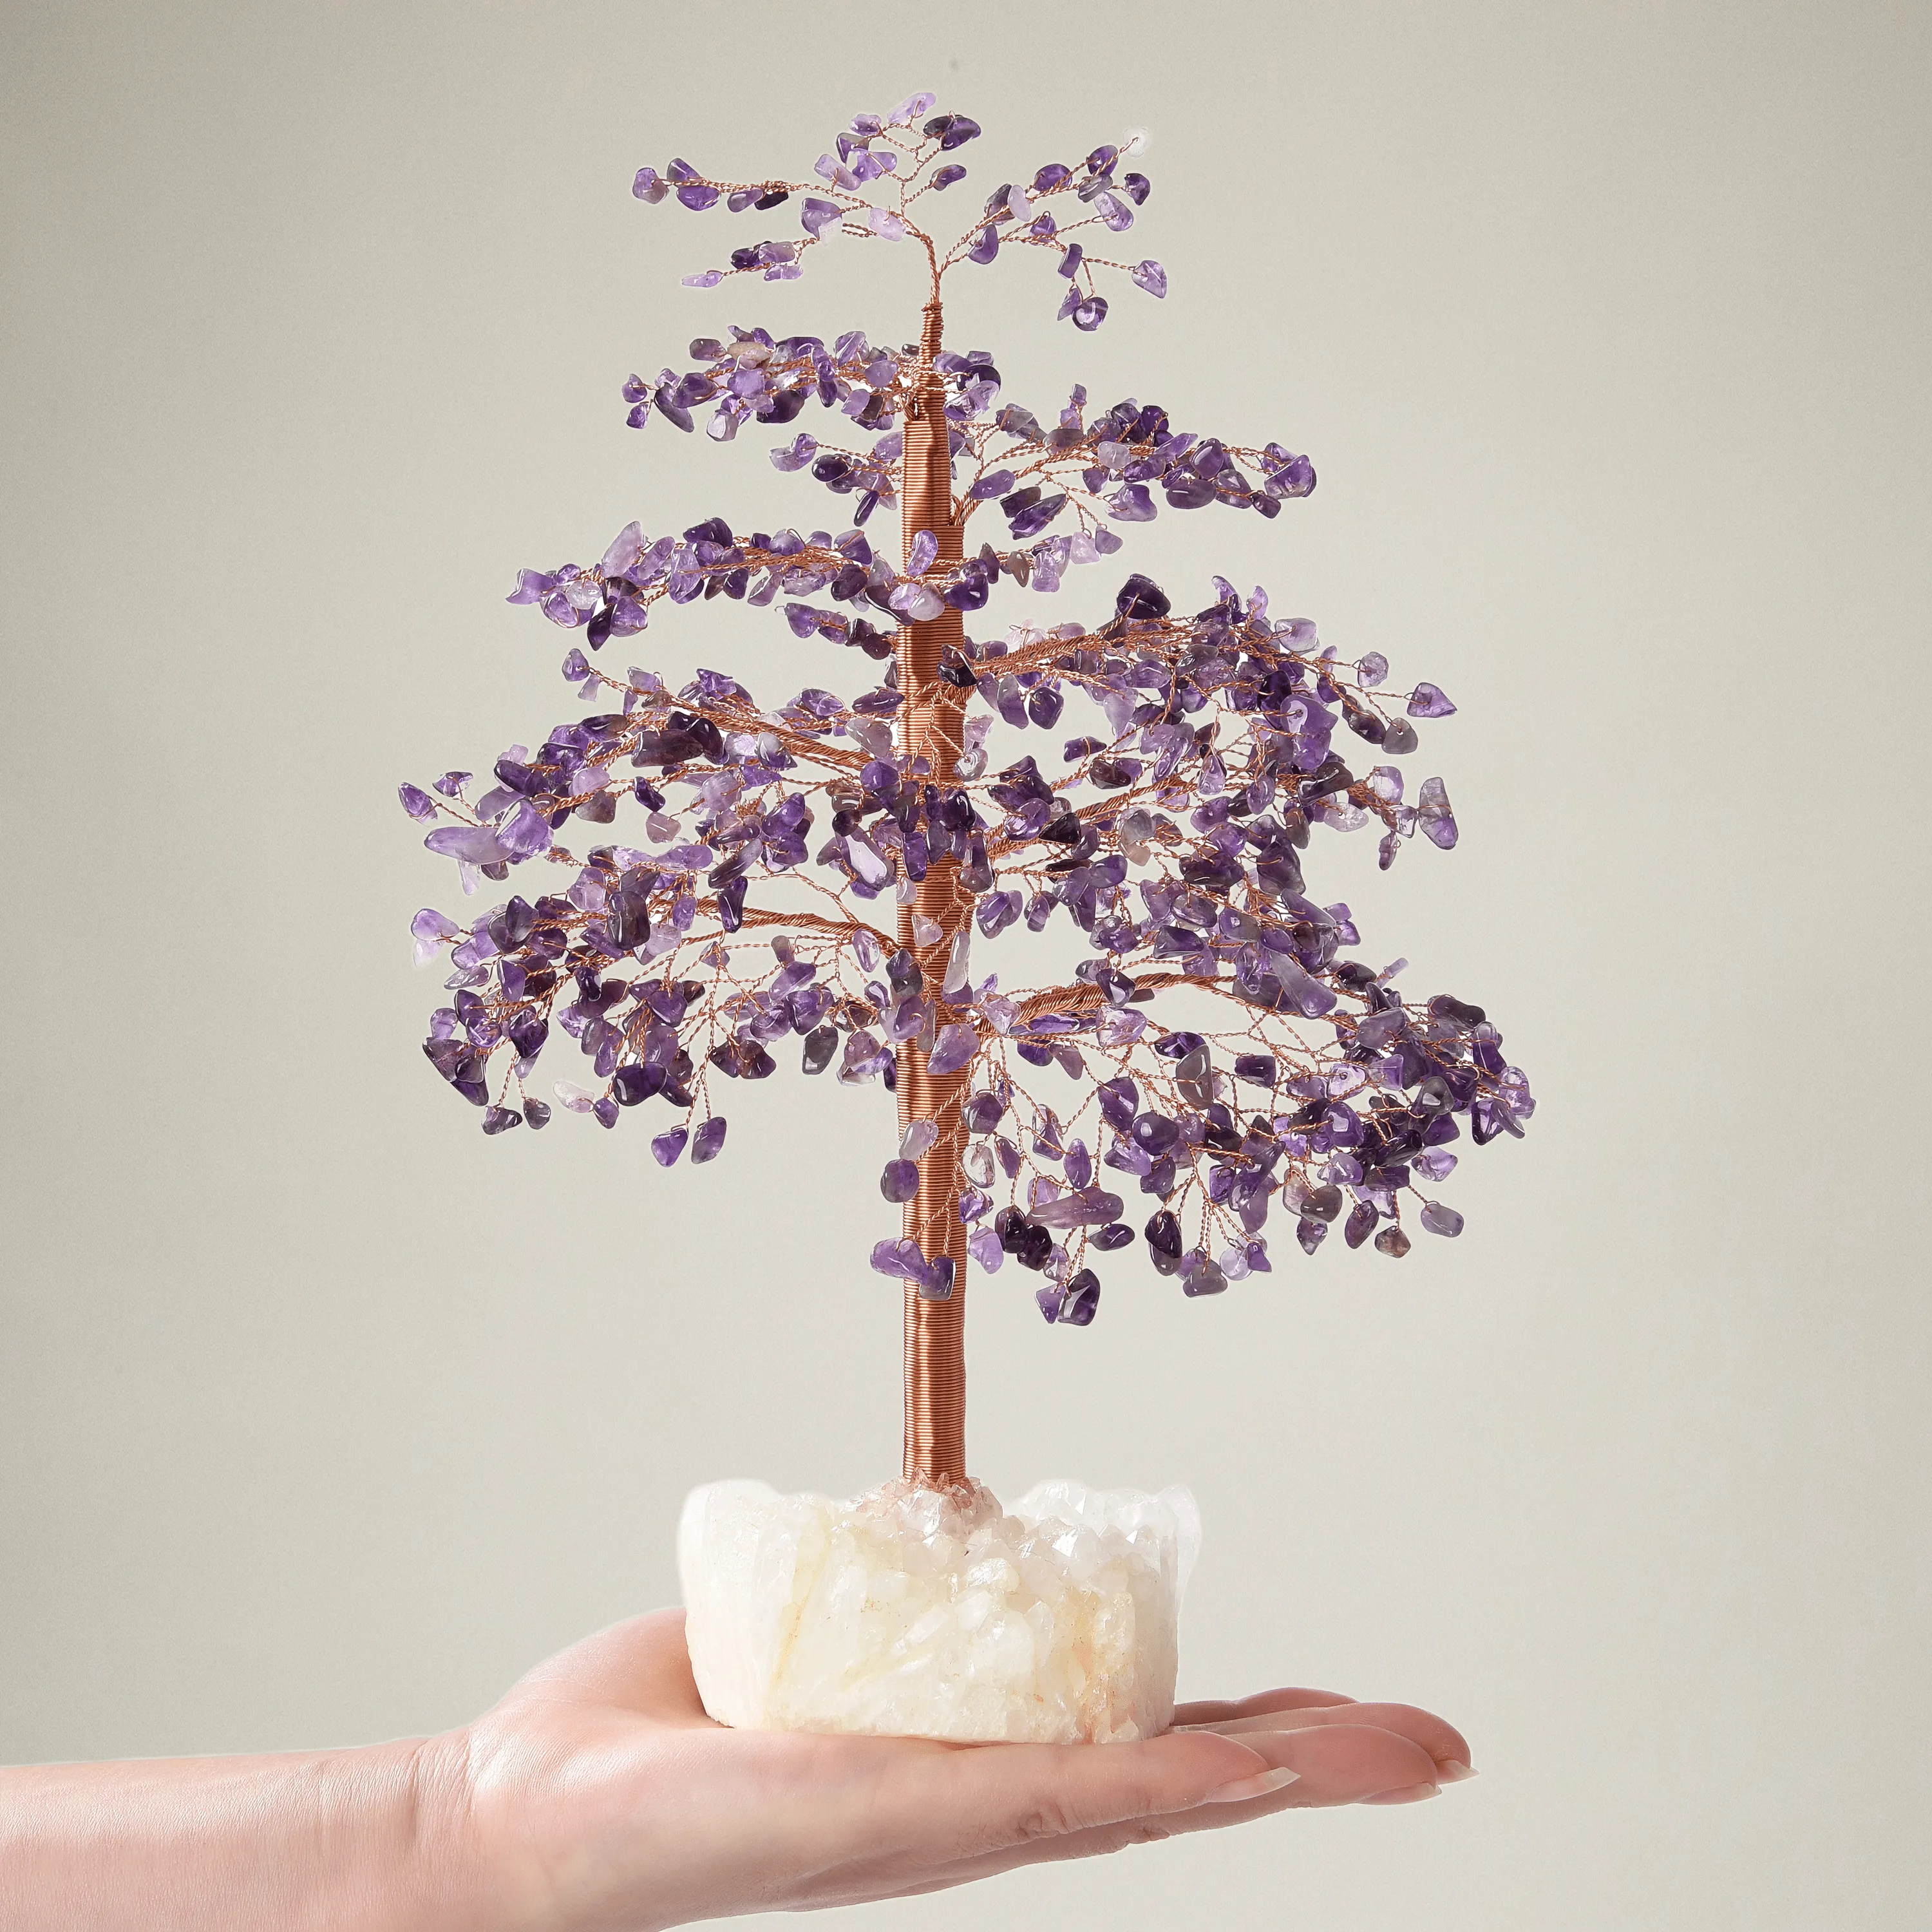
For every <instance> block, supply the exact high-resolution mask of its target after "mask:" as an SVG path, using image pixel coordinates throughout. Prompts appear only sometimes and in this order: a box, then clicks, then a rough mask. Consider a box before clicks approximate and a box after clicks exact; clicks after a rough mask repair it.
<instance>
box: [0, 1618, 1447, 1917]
mask: <svg viewBox="0 0 1932 1932" xmlns="http://www.w3.org/2000/svg"><path fill="white" fill-rule="evenodd" d="M1470 1775H1472V1774H1471V1771H1470V1757H1469V1746H1468V1745H1467V1744H1466V1742H1465V1741H1464V1739H1463V1736H1462V1735H1461V1733H1459V1732H1457V1730H1454V1728H1452V1727H1451V1726H1450V1725H1448V1724H1445V1723H1444V1721H1442V1719H1441V1718H1436V1717H1432V1716H1431V1715H1430V1714H1429V1713H1428V1712H1426V1711H1420V1710H1417V1709H1414V1708H1412V1706H1408V1705H1405V1704H1375V1703H1357V1702H1355V1700H1352V1699H1349V1698H1346V1697H1342V1696H1340V1695H1339V1694H1337V1693H1334V1692H1332V1691H1308V1690H1278V1691H1264V1692H1262V1693H1261V1694H1259V1695H1258V1696H1255V1697H1247V1698H1244V1699H1241V1700H1238V1701H1236V1702H1234V1703H1197V1704H1186V1705H1183V1706H1181V1707H1180V1709H1178V1710H1177V1712H1175V1727H1174V1729H1173V1730H1171V1731H1170V1732H1169V1733H1167V1734H1166V1736H1162V1737H1160V1738H1156V1739H1151V1740H1150V1741H1148V1742H1144V1743H1139V1744H1112V1745H945V1744H937V1743H933V1742H928V1741H926V1740H922V1739H896V1738H895V1739H887V1738H848V1737H827V1736H811V1735H806V1734H801V1733H775V1732H759V1731H736V1730H727V1729H726V1728H724V1727H722V1726H720V1725H718V1724H713V1723H712V1721H710V1719H709V1718H707V1717H706V1715H704V1709H703V1705H702V1703H700V1700H699V1698H698V1694H697V1687H696V1685H694V1682H692V1679H691V1666H690V1663H689V1661H688V1658H687V1657H686V1655H685V1645H684V1619H683V1613H682V1612H681V1611H676V1610H660V1611H658V1612H655V1613H653V1614H652V1615H650V1616H642V1617H637V1618H634V1619H631V1621H630V1622H627V1623H622V1624H619V1625H616V1626H615V1627H614V1628H612V1629H610V1630H607V1631H603V1632H602V1633H601V1634H599V1635H598V1636H595V1637H590V1638H589V1639H587V1640H586V1641H584V1642H583V1643H580V1644H577V1645H576V1646H574V1647H573V1648H571V1649H569V1650H566V1651H565V1652H562V1653H561V1654H560V1655H558V1656H556V1657H554V1658H551V1659H550V1661H548V1662H547V1663H546V1664H541V1665H539V1666H538V1668H537V1669H535V1670H533V1671H532V1672H531V1673H529V1676H526V1678H524V1679H523V1681H522V1682H520V1684H518V1685H516V1687H515V1688H514V1689H513V1690H512V1691H511V1692H510V1694H508V1697H505V1699H504V1700H503V1701H502V1703H499V1705H497V1706H496V1708H495V1709H493V1710H492V1711H490V1712H487V1714H486V1715H484V1716H483V1717H482V1718H479V1719H478V1720H477V1721H476V1722H475V1723H474V1724H469V1725H466V1726H465V1727H463V1728H462V1729H461V1730H457V1731H452V1732H450V1733H446V1734H445V1735H443V1736H440V1737H435V1738H431V1739H422V1740H417V1741H414V1742H404V1743H399V1744H391V1745H371V1746H369V1747H367V1748H362V1749H358V1750H350V1751H318V1752H313V1753H306V1754H302V1753H296V1754H288V1755H286V1756H279V1757H256V1758H206V1759H186V1760H178V1761H173V1762H169V1761H162V1760H155V1761H149V1762H142V1763H130V1764H93V1765H62V1766H26V1767H22V1768H20V1769H13V1770H0V1924H5V1926H6V1927H7V1928H8V1932H43V1928H45V1932H53V1928H55V1927H60V1928H62V1932H74V1928H77V1927H80V1928H86V1932H121V1928H127V1932H136V1928H139V1932H172V1928H175V1927H180V1928H182V1932H186V1928H188V1927H193V1928H194V1932H229V1928H234V1932H241V1928H244V1927H246V1928H249V1932H255V1928H258V1927H263V1926H267V1925H272V1926H275V1927H278V1932H309V1928H311V1927H314V1928H317V1932H319V1929H320V1928H321V1927H330V1928H333V1932H341V1928H347V1927H353V1928H356V1932H446V1928H447V1932H458V1928H460V1932H655V1928H658V1927H667V1926H672V1925H682V1924H690V1923H691V1922H693V1921H697V1920H700V1919H706V1918H729V1917H731V1916H733V1915H736V1914H739V1913H742V1912H770V1911H781V1910H803V1909H811V1908H814V1907H817V1906H829V1905H844V1904H856V1903H862V1902H864V1901H866V1900H874V1899H883V1898H899V1897H912V1896H913V1895H915V1894H918V1893H920V1892H926V1891H938V1890H941V1889H942V1888H945V1887H947V1886H951V1885H964V1884H966V1883H968V1882H971V1880H972V1879H977V1878H985V1877H988V1876H991V1875H992V1874H993V1873H997V1872H1003V1871H1010V1870H1012V1869H1013V1867H1016V1866H1018V1865H1025V1864H1044V1863H1046V1862H1047V1861H1050V1860H1057V1859H1061V1858H1088V1857H1091V1856H1094V1855H1097V1854H1099V1853H1101V1852H1115V1851H1119V1850H1121V1849H1123V1848H1124V1847H1125V1846H1129V1845H1135V1844H1143V1843H1148V1841H1151V1840H1154V1839H1157V1838H1170V1837H1173V1836H1175V1835H1178V1834H1179V1833H1181V1832H1204V1831H1214V1830H1218V1829H1221V1828H1222V1827H1223V1826H1229V1825H1238V1824H1245V1823H1249V1822H1250V1821H1252V1820H1256V1819H1261V1818H1265V1817H1270V1816H1271V1815H1272V1814H1274V1813H1276V1812H1278V1811H1295V1810H1308V1809H1312V1808H1319V1807H1323V1806H1327V1805H1358V1804H1371V1805H1373V1804H1382V1805H1394V1804H1400V1803H1405V1802H1412V1801H1413V1800H1415V1799H1422V1798H1429V1797H1433V1796H1435V1795H1436V1793H1437V1792H1438V1790H1439V1789H1440V1788H1441V1787H1442V1785H1444V1784H1449V1783H1453V1782H1454V1781H1457V1780H1458V1779H1460V1778H1467V1777H1469V1776H1470Z"/></svg>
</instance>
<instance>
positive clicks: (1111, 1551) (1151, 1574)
mask: <svg viewBox="0 0 1932 1932" xmlns="http://www.w3.org/2000/svg"><path fill="white" fill-rule="evenodd" d="M1200 1546H1201V1517H1200V1512H1199V1510H1198V1509H1197V1508H1196V1506H1195V1502H1194V1498H1193V1496H1192V1494H1190V1492H1189V1491H1187V1490H1184V1489H1180V1488H1174V1489H1166V1490H1162V1491H1161V1492H1160V1494H1159V1495H1157V1496H1149V1495H1147V1494H1145V1493H1142V1492H1141V1491H1139V1490H1090V1489H1088V1487H1086V1486H1085V1484H1081V1483H1074V1482H1065V1481H1056V1482H1048V1483H1042V1484H1039V1485H1038V1486H1037V1487H1035V1488H1034V1489H1033V1490H1030V1491H1029V1492H1028V1493H1027V1494H1026V1495H1025V1496H1023V1497H1022V1498H1021V1499H1020V1500H1019V1502H1017V1503H1016V1504H1015V1505H1013V1508H1012V1510H1011V1511H1007V1510H1005V1509H1004V1508H1002V1507H1001V1504H1000V1502H999V1500H998V1498H997V1497H995V1496H994V1494H993V1493H992V1491H991V1490H987V1489H985V1488H983V1487H980V1486H979V1485H977V1484H971V1485H964V1486H962V1487H959V1488H958V1489H954V1490H936V1489H932V1488H926V1487H916V1486H914V1485H913V1484H909V1483H905V1482H893V1483H889V1484H886V1487H884V1488H883V1489H881V1490H874V1491H873V1492H871V1493H870V1494H869V1495H866V1496H855V1497H853V1498H852V1499H850V1501H848V1502H837V1501H835V1500H834V1499H832V1498H831V1497H829V1496H809V1495H807V1496H781V1495H779V1494H778V1492H777V1491H776V1490H774V1489H772V1487H770V1486H769V1484H764V1483H757V1482H745V1481H737V1482H725V1483H711V1484H706V1486H705V1487H703V1488H702V1489H697V1490H692V1491H691V1494H690V1496H689V1497H688V1498H687V1499H686V1500H685V1505H684V1514H683V1517H682V1520H681V1521H680V1522H679V1525H678V1534H677V1557H678V1570H679V1577H680V1580H681V1581H682V1584H683V1588H684V1602H685V1611H686V1614H687V1622H686V1626H685V1637H686V1641H687V1643H688V1646H689V1648H690V1652H691V1669H692V1670H693V1672H694V1673H695V1674H696V1676H697V1688H698V1691H699V1693H700V1695H701V1696H702V1697H703V1700H704V1708H705V1709H706V1711H707V1712H709V1713H710V1715H712V1717H713V1718H715V1719H716V1720H717V1721H718V1722H719V1723H721V1724H731V1725H735V1726H736V1727H739V1728H740V1729H743V1730H786V1731H848V1732H859V1733H865V1734H868V1735H870V1736H880V1737H929V1738H949V1739H956V1740H959V1741H961V1742H990V1741H992V1740H995V1739H1008V1740H1011V1741H1013V1742H1031V1743H1039V1744H1074V1743H1096V1744H1097V1743H1105V1742H1108V1741H1109V1740H1111V1739H1131V1738H1145V1737H1152V1736H1155V1735H1157V1733H1160V1732H1161V1731H1163V1730H1165V1729H1166V1727H1167V1726H1168V1724H1169V1723H1170V1722H1171V1721H1172V1718H1173V1715H1174V1680H1175V1665H1176V1662H1177V1658H1178V1652H1177V1647H1176V1626H1177V1625H1178V1622H1179V1619H1180V1613H1181V1592H1182V1591H1183V1590H1184V1589H1185V1588H1186V1586H1187V1577H1188V1573H1189V1571H1190V1570H1192V1569H1193V1565H1194V1559H1195V1556H1196V1553H1197V1552H1198V1551H1199V1548H1200Z"/></svg>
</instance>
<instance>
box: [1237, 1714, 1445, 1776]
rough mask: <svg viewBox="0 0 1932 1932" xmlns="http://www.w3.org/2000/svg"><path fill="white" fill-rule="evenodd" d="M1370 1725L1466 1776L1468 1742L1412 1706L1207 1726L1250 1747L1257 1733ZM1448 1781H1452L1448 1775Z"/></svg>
mask: <svg viewBox="0 0 1932 1932" xmlns="http://www.w3.org/2000/svg"><path fill="white" fill-rule="evenodd" d="M1358 1724H1367V1725H1373V1726H1374V1727H1376V1729H1378V1730H1385V1731H1393V1732H1394V1733H1396V1734H1397V1736H1401V1737H1406V1738H1408V1739H1411V1740H1412V1741H1413V1742H1415V1743H1416V1744H1418V1745H1421V1747H1422V1748H1423V1749H1424V1751H1427V1753H1428V1754H1429V1755H1430V1757H1431V1758H1432V1759H1433V1760H1434V1761H1435V1762H1436V1765H1437V1766H1439V1767H1445V1766H1450V1765H1454V1766H1455V1767H1456V1772H1455V1774H1454V1776H1466V1775H1468V1772H1469V1759H1470V1753H1469V1741H1468V1740H1467V1739H1466V1738H1465V1737H1464V1736H1463V1733H1461V1732H1460V1731H1459V1730H1457V1728H1456V1727H1455V1726H1454V1725H1453V1724H1448V1723H1447V1722H1445V1721H1444V1720H1443V1719H1442V1718H1439V1717H1437V1716H1436V1715H1435V1713H1434V1712H1432V1711H1422V1710H1418V1709H1417V1708H1416V1707H1415V1706H1414V1705H1412V1704H1355V1703H1348V1704H1328V1705H1317V1706H1304V1707H1302V1708H1301V1709H1285V1710H1276V1711H1268V1712H1256V1714H1255V1715H1252V1716H1248V1717H1239V1718H1224V1719H1223V1720H1222V1721H1220V1723H1218V1724H1214V1725H1213V1726H1211V1727H1208V1728H1211V1729H1212V1730H1214V1732H1215V1733H1217V1735H1218V1736H1222V1737H1233V1738H1238V1739H1240V1740H1241V1742H1242V1743H1244V1744H1252V1743H1253V1742H1254V1740H1255V1737H1256V1734H1257V1733H1261V1732H1265V1731H1294V1730H1316V1729H1319V1728H1320V1727H1323V1726H1325V1725H1358ZM1451 1781H1452V1782H1453V1781H1454V1778H1453V1776H1452V1779H1451Z"/></svg>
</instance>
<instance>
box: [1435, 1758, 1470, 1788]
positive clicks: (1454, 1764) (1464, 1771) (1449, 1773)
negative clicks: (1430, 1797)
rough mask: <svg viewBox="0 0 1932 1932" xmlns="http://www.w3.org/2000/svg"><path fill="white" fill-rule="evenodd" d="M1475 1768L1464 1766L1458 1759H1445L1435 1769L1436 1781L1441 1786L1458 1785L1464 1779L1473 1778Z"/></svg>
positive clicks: (1468, 1765)
mask: <svg viewBox="0 0 1932 1932" xmlns="http://www.w3.org/2000/svg"><path fill="white" fill-rule="evenodd" d="M1475 1775H1476V1767H1475V1766H1474V1765H1472V1764H1465V1763H1463V1760H1461V1759H1460V1758H1456V1757H1445V1759H1444V1760H1442V1763H1440V1764H1439V1765H1438V1766H1436V1780H1437V1781H1438V1782H1439V1784H1461V1783H1462V1781H1463V1779H1464V1778H1474V1777H1475Z"/></svg>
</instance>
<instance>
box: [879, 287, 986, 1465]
mask: <svg viewBox="0 0 1932 1932" xmlns="http://www.w3.org/2000/svg"><path fill="white" fill-rule="evenodd" d="M941 327H942V318H941V309H940V305H939V303H938V300H937V299H935V300H934V301H932V302H929V303H928V304H927V305H926V322H925V329H924V332H923V335H922V341H921V343H920V349H921V352H922V353H921V356H920V368H921V371H922V382H921V384H920V388H919V397H918V400H917V403H916V407H915V410H914V411H913V413H911V414H910V415H909V416H908V417H907V422H906V425H905V456H904V466H903V469H902V471H901V484H900V490H901V529H902V532H903V535H904V547H905V549H906V550H907V553H910V551H911V549H912V546H913V539H914V538H915V537H916V536H917V535H918V534H919V532H920V531H922V530H929V531H931V532H932V535H933V537H934V538H935V540H936V541H937V542H938V545H939V561H940V562H941V563H942V564H944V563H949V562H958V561H959V555H960V532H959V526H958V524H956V523H955V522H954V521H953V475H952V472H953V463H952V452H951V449H950V446H949V442H950V440H949V436H948V431H947V421H946V392H945V389H944V383H943V381H942V380H941V376H940V374H939V371H938V369H937V368H935V366H934V358H935V356H937V355H938V353H939V348H940V340H941ZM964 640H965V625H964V622H963V619H962V617H961V616H960V613H959V612H958V611H957V610H952V609H950V608H949V609H947V610H946V611H944V613H942V614H941V615H940V616H937V617H932V618H929V619H925V620H924V621H922V622H918V623H914V624H910V625H907V626H906V627H905V629H904V634H903V636H902V637H901V641H900V643H899V646H898V676H899V690H900V692H901V695H902V696H903V697H904V705H903V706H902V709H901V717H902V718H903V720H904V724H903V732H904V735H903V737H902V739H901V751H902V752H903V754H904V755H906V756H907V757H915V758H916V757H923V758H925V759H926V760H927V761H928V763H929V766H930V769H931V771H932V775H933V778H934V781H935V782H937V783H939V784H945V783H947V781H949V780H950V778H952V775H953V764H954V762H955V761H956V760H957V759H958V758H959V755H960V750H961V742H960V727H961V722H962V714H963V712H964V711H965V692H964V691H962V689H960V688H959V687H958V686H956V685H950V684H948V683H947V682H946V681H945V680H944V679H943V678H942V677H941V676H940V674H939V667H940V664H941V658H942V657H943V655H944V652H945V651H946V649H947V646H949V645H950V646H953V647H954V648H955V649H957V648H958V647H959V646H960V645H961V644H962V643H963V642H964ZM971 916H972V898H971V895H970V894H969V893H968V892H967V891H966V889H965V886H964V885H963V884H962V882H961V879H960V870H959V860H958V859H956V858H954V857H952V856H947V857H946V858H944V859H938V860H935V862H933V863H932V865H930V866H929V867H928V868H927V871H926V877H924V878H923V879H922V880H920V881H919V885H918V887H917V889H916V895H915V896H914V897H913V899H912V901H910V903H909V904H902V905H901V907H899V916H898V939H899V944H901V946H902V947H905V948H906V949H907V951H909V952H910V953H911V954H912V956H913V959H916V961H917V962H918V963H919V970H920V971H922V973H923V974H925V975H926V984H927V986H929V987H931V988H932V989H934V990H935V992H937V991H938V989H939V987H940V986H941V983H943V982H944V979H945V977H946V974H947V966H948V965H949V963H950V960H951V959H952V955H953V942H954V941H955V940H956V938H958V937H959V935H960V934H961V933H962V932H965V930H966V926H967V922H968V919H970V918H971ZM916 918H918V919H929V920H931V921H932V922H933V923H934V924H935V925H936V926H938V928H939V937H938V938H936V939H935V940H933V941H931V942H930V943H929V944H926V945H923V946H922V945H920V944H919V943H918V941H917V938H916V933H915V928H914V925H913V922H914V919H916ZM927 1058H928V1050H927V1048H926V1046H925V1045H923V1044H922V1043H919V1042H916V1041H907V1043H904V1045H902V1046H901V1047H900V1048H899V1049H898V1067H897V1076H896V1077H897V1081H898V1103H899V1127H900V1130H901V1132H903V1131H904V1129H905V1128H906V1127H907V1126H908V1125H910V1123H911V1122H913V1121H917V1120H926V1121H932V1124H933V1125H934V1127H935V1129H936V1130H937V1132H938V1139H937V1141H936V1142H935V1143H934V1145H933V1147H932V1150H931V1151H930V1152H929V1153H928V1154H927V1155H926V1157H925V1158H924V1159H923V1160H922V1161H921V1162H920V1163H919V1192H918V1193H916V1195H915V1196H913V1198H912V1199H911V1200H910V1201H908V1202H907V1203H906V1204H905V1211H904V1212H905V1232H906V1234H907V1235H908V1236H909V1237H910V1238H912V1239H913V1241H916V1242H917V1243H918V1244H919V1247H920V1250H922V1253H924V1254H925V1255H926V1257H927V1259H929V1260H937V1259H938V1257H939V1256H941V1255H947V1256H950V1257H951V1258H952V1262H953V1292H952V1294H951V1295H950V1297H948V1298H946V1299H945V1300H943V1301H942V1300H935V1299H933V1298H929V1297H928V1296H926V1295H922V1294H921V1293H920V1292H919V1289H918V1287H917V1286H916V1284H914V1283H911V1282H907V1283H906V1285H905V1463H904V1475H905V1477H906V1478H907V1481H913V1482H922V1483H929V1484H935V1485H938V1486H940V1487H945V1486H947V1485H950V1484H958V1483H962V1482H964V1481H965V1480H966V1347H965V1324H966V1229H965V1223H963V1222H962V1221H961V1220H960V1219H959V1193H960V1190H961V1188H962V1186H963V1185H964V1170H963V1169H962V1165H961V1162H962V1157H963V1155H964V1154H965V1147H966V1130H965V1122H964V1121H963V1120H962V1117H961V1107H962V1103H963V1102H964V1100H965V1097H966V1093H967V1089H968V1084H969V1082H970V1081H971V1070H970V1069H969V1068H962V1069H961V1070H959V1072H957V1073H947V1074H942V1075H940V1076H936V1077H935V1076H934V1075H932V1073H929V1072H928V1070H927V1067H926V1061H927Z"/></svg>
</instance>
